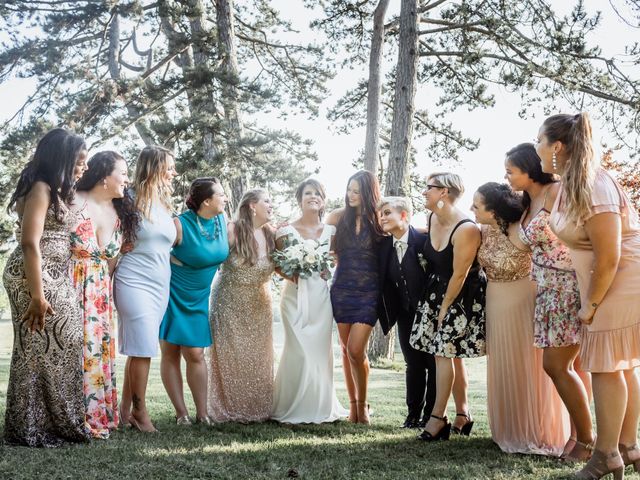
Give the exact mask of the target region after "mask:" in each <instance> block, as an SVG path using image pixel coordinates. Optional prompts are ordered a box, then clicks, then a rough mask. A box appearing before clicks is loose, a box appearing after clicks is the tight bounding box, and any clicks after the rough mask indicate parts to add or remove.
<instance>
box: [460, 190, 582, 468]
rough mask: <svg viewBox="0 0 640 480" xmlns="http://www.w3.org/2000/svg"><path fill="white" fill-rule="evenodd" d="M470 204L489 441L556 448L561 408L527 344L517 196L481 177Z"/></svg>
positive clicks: (525, 448) (513, 449) (524, 253)
mask: <svg viewBox="0 0 640 480" xmlns="http://www.w3.org/2000/svg"><path fill="white" fill-rule="evenodd" d="M472 210H473V212H474V213H475V215H476V222H478V223H479V224H481V225H482V244H481V245H480V249H479V250H478V262H479V263H480V265H482V267H483V268H484V270H485V273H486V274H487V278H488V280H489V282H488V285H487V303H486V315H487V413H488V416H489V426H490V428H491V437H492V439H493V441H494V442H495V443H496V444H497V445H498V446H499V447H500V448H501V449H502V451H504V452H507V453H526V454H538V455H553V456H559V455H560V454H561V453H562V450H563V446H564V444H565V442H566V440H567V438H568V437H569V430H570V425H569V416H568V413H567V411H566V409H565V408H564V406H563V404H562V400H561V399H560V397H559V396H558V393H557V391H556V389H555V387H554V385H553V382H552V381H551V379H550V378H549V376H548V375H547V374H546V373H545V371H544V368H543V366H542V350H541V349H539V348H536V347H535V346H534V345H533V316H534V310H535V301H536V284H535V283H534V282H532V281H531V280H530V273H531V253H530V252H529V249H528V247H527V246H526V245H525V244H524V243H522V241H521V240H520V238H519V236H518V228H519V220H520V217H521V216H522V212H523V210H524V207H523V205H522V199H521V197H519V196H518V195H516V194H515V193H514V192H513V191H512V190H511V188H509V186H507V185H504V184H499V183H495V182H489V183H486V184H484V185H482V186H481V187H480V188H479V189H478V191H477V192H476V193H475V195H474V196H473V205H472Z"/></svg>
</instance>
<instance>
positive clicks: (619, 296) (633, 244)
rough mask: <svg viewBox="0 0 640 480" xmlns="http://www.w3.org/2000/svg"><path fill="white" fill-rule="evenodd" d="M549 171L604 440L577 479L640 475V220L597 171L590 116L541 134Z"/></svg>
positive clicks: (554, 122)
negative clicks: (556, 184) (557, 179)
mask: <svg viewBox="0 0 640 480" xmlns="http://www.w3.org/2000/svg"><path fill="white" fill-rule="evenodd" d="M537 140H538V143H537V147H536V149H537V152H538V155H540V158H541V159H542V169H543V170H544V171H545V172H553V173H559V174H560V175H561V176H562V188H561V191H560V194H559V195H558V197H557V199H556V201H555V203H554V205H553V209H552V212H551V222H550V224H551V228H552V229H553V230H554V231H555V233H556V234H557V235H558V238H560V240H562V241H563V242H565V243H566V244H567V246H568V247H569V249H570V251H571V257H572V260H573V264H574V267H575V269H576V273H577V276H578V285H579V288H580V297H581V308H580V311H579V313H578V316H579V318H580V320H581V321H582V323H583V324H584V328H583V338H582V344H581V348H580V356H581V358H582V365H583V368H584V369H585V370H586V371H589V372H591V374H592V377H593V396H594V400H595V411H596V426H597V434H598V436H597V439H596V443H595V450H594V452H593V455H592V457H591V459H590V460H589V462H588V463H587V465H586V466H585V467H584V468H583V469H582V470H580V471H579V472H578V473H577V476H576V478H583V479H594V478H602V477H603V476H605V475H607V474H608V473H613V474H614V478H616V479H621V478H624V466H625V464H633V466H634V468H635V469H636V471H638V470H639V469H640V448H639V447H638V444H637V431H638V417H639V416H640V383H639V382H638V377H637V375H636V372H635V368H636V367H637V366H638V365H640V300H639V299H638V292H640V222H639V220H638V214H637V212H636V211H635V209H634V207H633V205H631V203H630V201H629V198H628V197H627V196H626V194H625V193H624V192H623V191H622V190H621V188H620V186H619V185H618V183H617V182H616V181H615V180H614V179H613V178H612V177H611V176H610V175H609V174H608V173H607V172H606V171H604V170H603V169H601V168H600V167H599V166H598V161H597V159H596V157H595V155H594V152H593V147H592V137H591V124H590V121H589V117H588V115H587V114H586V113H579V114H577V115H554V116H551V117H549V118H547V119H546V120H545V122H544V123H543V125H542V127H541V128H540V130H539V132H538V139H537Z"/></svg>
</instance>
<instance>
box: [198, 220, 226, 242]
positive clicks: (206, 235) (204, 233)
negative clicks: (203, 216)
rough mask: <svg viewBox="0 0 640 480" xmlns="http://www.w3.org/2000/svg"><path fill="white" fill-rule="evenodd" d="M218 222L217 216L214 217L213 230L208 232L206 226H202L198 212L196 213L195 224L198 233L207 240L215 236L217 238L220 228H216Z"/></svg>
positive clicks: (213, 238)
mask: <svg viewBox="0 0 640 480" xmlns="http://www.w3.org/2000/svg"><path fill="white" fill-rule="evenodd" d="M218 222H219V220H218V217H215V218H214V219H213V222H212V223H213V231H212V232H209V231H208V230H207V229H206V228H204V226H203V225H202V223H201V222H200V216H198V214H197V213H196V224H197V225H198V229H199V230H200V235H202V236H203V237H204V238H206V239H207V240H209V241H211V240H215V239H216V238H218V235H219V234H220V229H219V228H218Z"/></svg>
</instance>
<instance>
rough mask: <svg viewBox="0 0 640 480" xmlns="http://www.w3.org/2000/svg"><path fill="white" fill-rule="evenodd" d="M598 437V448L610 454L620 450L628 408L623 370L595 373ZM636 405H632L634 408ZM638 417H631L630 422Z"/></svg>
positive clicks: (594, 394)
mask: <svg viewBox="0 0 640 480" xmlns="http://www.w3.org/2000/svg"><path fill="white" fill-rule="evenodd" d="M592 377H593V398H594V400H595V405H596V426H597V431H598V438H597V439H596V450H600V451H601V452H603V453H605V454H608V453H613V452H617V451H618V443H619V442H620V433H621V431H622V425H623V419H624V418H625V411H626V409H627V393H628V392H627V383H626V381H625V376H624V375H623V372H607V373H593V374H592ZM634 409H635V406H634V407H632V410H634ZM634 421H635V425H636V426H637V417H636V419H635V420H634V419H631V418H630V419H629V424H631V423H633V422H634Z"/></svg>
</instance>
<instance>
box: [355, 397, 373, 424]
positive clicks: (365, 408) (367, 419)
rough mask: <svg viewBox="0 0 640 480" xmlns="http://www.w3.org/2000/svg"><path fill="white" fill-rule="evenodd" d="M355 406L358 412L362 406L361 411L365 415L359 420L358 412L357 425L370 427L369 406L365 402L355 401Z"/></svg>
mask: <svg viewBox="0 0 640 480" xmlns="http://www.w3.org/2000/svg"><path fill="white" fill-rule="evenodd" d="M356 405H357V406H358V407H357V408H358V410H360V405H362V407H363V409H362V410H363V412H364V413H366V415H363V416H362V418H360V412H358V423H360V424H362V425H371V418H370V417H371V406H370V405H369V404H368V403H367V402H360V401H357V402H356Z"/></svg>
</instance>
